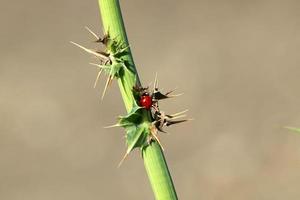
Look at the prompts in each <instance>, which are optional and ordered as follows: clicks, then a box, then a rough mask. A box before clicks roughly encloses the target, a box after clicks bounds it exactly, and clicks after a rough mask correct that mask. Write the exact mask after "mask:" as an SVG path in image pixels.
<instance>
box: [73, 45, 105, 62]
mask: <svg viewBox="0 0 300 200" xmlns="http://www.w3.org/2000/svg"><path fill="white" fill-rule="evenodd" d="M70 42H71V43H72V44H74V45H75V46H77V47H79V48H81V49H83V50H84V51H86V52H87V53H90V54H92V55H94V56H97V57H100V58H102V59H105V60H107V57H106V56H104V55H102V54H100V53H97V52H95V51H93V50H91V49H88V48H85V47H84V46H81V45H80V44H77V43H75V42H72V41H70Z"/></svg>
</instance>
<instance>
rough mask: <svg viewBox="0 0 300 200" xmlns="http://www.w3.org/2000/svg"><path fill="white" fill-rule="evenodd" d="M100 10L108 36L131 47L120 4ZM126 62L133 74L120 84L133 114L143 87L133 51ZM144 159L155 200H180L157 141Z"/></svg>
mask: <svg viewBox="0 0 300 200" xmlns="http://www.w3.org/2000/svg"><path fill="white" fill-rule="evenodd" d="M99 6H100V12H101V17H102V23H103V27H104V31H105V32H106V33H107V32H108V33H109V35H110V37H111V38H118V39H120V40H121V41H122V42H123V43H125V44H126V45H128V40H127V36H126V31H125V27H124V23H123V19H122V14H121V9H120V4H119V1H118V0H99ZM123 59H125V60H126V61H127V62H128V64H129V67H130V69H131V72H127V71H125V72H124V75H123V76H122V77H121V78H119V79H118V84H119V88H120V91H121V94H122V98H123V101H124V104H125V107H126V110H127V112H130V111H131V109H132V106H133V103H134V101H135V99H134V96H133V93H132V88H133V87H134V86H135V85H138V86H141V84H140V80H139V77H138V73H137V70H136V68H135V64H134V61H133V58H132V54H131V51H130V49H129V53H128V54H127V55H125V56H124V57H123ZM145 121H148V122H151V118H150V117H149V116H148V117H147V118H146V119H145ZM142 155H143V159H144V164H145V168H146V171H147V174H148V177H149V179H150V183H151V186H152V189H153V192H154V195H155V198H156V199H157V200H176V199H177V196H176V191H175V187H174V184H173V182H172V178H171V176H170V172H169V170H168V166H167V163H166V160H165V157H164V154H163V151H162V149H161V147H160V146H159V144H158V143H157V142H156V141H154V142H151V144H150V145H148V146H146V147H145V148H143V149H142Z"/></svg>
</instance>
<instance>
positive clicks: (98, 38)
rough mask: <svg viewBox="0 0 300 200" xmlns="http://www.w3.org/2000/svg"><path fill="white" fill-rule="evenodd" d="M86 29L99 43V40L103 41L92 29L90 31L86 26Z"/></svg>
mask: <svg viewBox="0 0 300 200" xmlns="http://www.w3.org/2000/svg"><path fill="white" fill-rule="evenodd" d="M85 29H86V30H87V31H88V32H89V33H91V34H92V35H93V36H94V37H95V38H96V39H97V41H99V40H100V39H101V38H100V37H99V36H98V35H97V34H96V33H94V32H93V31H92V30H91V29H89V27H87V26H85Z"/></svg>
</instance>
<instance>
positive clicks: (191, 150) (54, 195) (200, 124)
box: [0, 0, 300, 200]
mask: <svg viewBox="0 0 300 200" xmlns="http://www.w3.org/2000/svg"><path fill="white" fill-rule="evenodd" d="M174 2H175V1H171V0H164V1H159V0H155V1H137V0H136V1H133V0H131V1H122V8H123V14H124V19H125V23H126V28H127V32H128V37H129V40H130V43H131V47H132V51H133V54H134V58H135V62H136V64H137V67H138V71H139V73H140V77H141V79H142V81H143V83H144V84H148V83H150V82H151V81H152V80H153V78H154V74H155V72H158V74H159V78H160V85H161V87H163V88H164V89H169V88H174V87H176V86H177V87H178V88H179V90H178V92H184V93H185V95H184V96H182V97H180V98H178V99H174V100H170V101H169V102H168V103H166V102H165V103H162V105H161V108H162V109H163V110H165V111H167V112H169V113H172V112H177V111H180V110H183V109H186V108H189V110H190V112H189V116H191V117H193V118H195V120H194V121H192V122H190V123H187V124H182V125H180V126H174V127H171V128H169V129H168V131H169V132H170V134H169V135H166V134H162V135H161V140H162V142H163V144H164V147H165V149H166V152H165V154H166V157H167V160H168V163H169V166H170V170H171V173H172V175H173V178H174V182H175V185H176V188H177V192H178V195H179V198H180V199H185V200H198V199H199V200H201V199H205V200H214V199H215V200H240V199H243V200H253V199H258V200H265V199H266V200H282V199H288V200H298V199H300V190H299V186H300V135H297V134H294V133H291V132H289V131H287V130H285V129H283V128H282V127H283V126H287V125H289V126H298V127H300V106H299V99H300V91H299V84H300V79H299V77H300V76H299V75H300V68H299V63H300V56H299V51H300V12H299V10H300V2H299V1H283V0H282V1H276V0H270V1H237V0H231V1H209V0H206V1H196V0H194V1H177V2H176V3H174ZM0 22H1V25H2V26H1V37H0V44H1V50H0V58H1V59H0V91H1V92H0V199H3V200H53V199H55V200H82V199H89V200H96V199H146V200H148V199H149V200H150V199H154V198H153V194H152V191H151V188H150V185H149V183H148V180H147V176H146V174H145V170H144V167H143V163H142V160H141V157H140V154H139V152H138V151H135V152H134V153H133V154H132V155H131V156H130V157H129V159H127V160H126V162H125V163H124V164H123V166H122V167H121V168H120V169H118V168H117V163H118V162H119V161H120V159H121V157H122V155H123V153H124V151H125V143H124V138H123V136H124V133H123V130H122V129H103V127H104V126H107V125H111V124H113V123H115V120H116V116H118V115H119V114H124V113H125V110H124V106H123V103H122V101H121V98H120V94H119V91H118V88H117V86H116V84H113V87H112V88H111V89H110V90H109V91H108V93H107V95H106V97H105V99H104V101H103V102H101V101H100V94H101V92H102V89H103V79H102V80H101V81H102V82H101V87H98V88H97V89H93V88H92V85H93V81H94V79H95V76H96V73H97V71H96V69H95V68H94V67H92V66H89V65H88V62H90V61H91V58H90V56H89V55H87V54H86V53H84V52H83V51H81V50H80V49H78V48H76V47H74V46H72V45H71V44H70V43H69V41H70V40H72V41H76V42H78V43H81V44H83V45H85V46H89V47H94V44H93V43H91V42H90V41H91V40H92V38H91V36H90V35H89V34H88V33H87V32H86V31H85V30H84V26H86V25H87V26H89V27H90V28H92V29H93V30H95V31H97V32H98V33H100V32H102V30H101V23H100V17H99V11H98V4H97V1H96V0H94V1H79V0H75V1H71V0H52V1H38V0H28V1H5V0H4V1H3V0H2V2H1V12H0Z"/></svg>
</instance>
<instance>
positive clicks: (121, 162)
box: [118, 152, 129, 168]
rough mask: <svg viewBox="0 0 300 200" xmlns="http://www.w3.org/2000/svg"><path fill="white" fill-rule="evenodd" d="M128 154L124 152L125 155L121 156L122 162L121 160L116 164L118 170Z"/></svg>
mask: <svg viewBox="0 0 300 200" xmlns="http://www.w3.org/2000/svg"><path fill="white" fill-rule="evenodd" d="M128 154H129V152H126V153H125V155H124V156H123V158H122V160H121V161H120V162H119V164H118V168H120V167H121V165H122V163H123V162H124V160H125V159H126V158H127V156H128Z"/></svg>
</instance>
